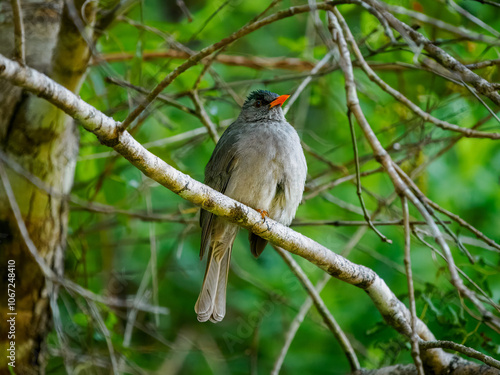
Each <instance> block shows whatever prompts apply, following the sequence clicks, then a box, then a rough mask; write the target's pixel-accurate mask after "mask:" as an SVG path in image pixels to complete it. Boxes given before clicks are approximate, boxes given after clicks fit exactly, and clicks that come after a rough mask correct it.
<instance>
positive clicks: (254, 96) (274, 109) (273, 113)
mask: <svg viewBox="0 0 500 375" xmlns="http://www.w3.org/2000/svg"><path fill="white" fill-rule="evenodd" d="M289 96H290V95H281V96H280V95H278V94H275V93H273V92H271V91H267V90H257V91H253V92H251V93H250V95H248V98H247V100H246V101H245V103H244V104H243V108H242V109H241V114H240V116H242V117H243V118H244V120H245V121H249V122H250V121H252V122H253V121H260V120H274V121H282V120H284V119H285V116H284V115H283V110H282V109H281V106H282V105H283V103H284V102H285V101H286V100H287V99H288V97H289Z"/></svg>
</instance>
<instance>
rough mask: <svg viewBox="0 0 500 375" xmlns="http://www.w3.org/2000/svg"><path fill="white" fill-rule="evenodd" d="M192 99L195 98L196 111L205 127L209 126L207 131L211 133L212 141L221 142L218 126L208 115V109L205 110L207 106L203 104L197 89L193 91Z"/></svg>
mask: <svg viewBox="0 0 500 375" xmlns="http://www.w3.org/2000/svg"><path fill="white" fill-rule="evenodd" d="M191 99H192V100H193V103H194V106H195V107H196V112H197V113H198V117H199V118H200V120H201V123H202V124H203V125H204V126H205V128H207V132H208V134H209V135H210V138H212V141H214V143H217V142H219V134H217V128H216V126H215V124H214V123H213V122H212V120H211V119H210V117H209V116H208V114H207V111H205V107H204V106H203V103H202V102H201V100H200V97H199V96H198V91H197V90H194V91H193V92H192V94H191Z"/></svg>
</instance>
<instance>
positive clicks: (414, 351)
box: [401, 196, 424, 375]
mask: <svg viewBox="0 0 500 375" xmlns="http://www.w3.org/2000/svg"><path fill="white" fill-rule="evenodd" d="M401 206H402V208H403V221H404V231H405V256H404V263H405V270H406V280H407V282H408V300H409V304H410V313H411V336H410V342H411V355H412V357H413V362H414V363H415V367H416V368H417V372H418V375H424V366H423V364H422V359H421V358H420V351H419V347H418V334H417V331H416V322H417V310H416V307H415V290H414V288H413V273H412V269H411V251H410V247H411V243H410V233H411V232H410V213H409V211H408V201H407V199H406V197H405V196H402V197H401Z"/></svg>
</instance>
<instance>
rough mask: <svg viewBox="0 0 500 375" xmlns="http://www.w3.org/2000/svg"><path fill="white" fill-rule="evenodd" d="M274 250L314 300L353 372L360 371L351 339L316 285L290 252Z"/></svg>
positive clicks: (277, 247)
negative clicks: (327, 305)
mask: <svg viewBox="0 0 500 375" xmlns="http://www.w3.org/2000/svg"><path fill="white" fill-rule="evenodd" d="M274 249H275V250H276V251H277V252H278V254H279V255H280V256H281V257H282V258H283V260H284V261H285V263H286V264H287V265H288V267H290V270H291V271H292V272H293V273H294V275H295V276H296V277H297V278H298V279H299V281H300V282H301V284H302V285H303V286H304V288H305V289H306V291H307V293H308V294H309V296H310V297H311V298H312V300H313V303H314V305H315V306H316V308H317V309H318V312H319V313H320V315H321V316H322V317H323V319H324V321H325V324H326V325H327V327H328V329H330V331H332V333H333V335H334V336H335V338H336V339H337V341H338V342H339V344H340V346H341V347H342V350H343V351H344V353H345V355H346V357H347V360H348V361H349V365H350V366H351V371H356V370H359V369H360V366H359V361H358V358H357V357H356V354H355V353H354V349H353V348H352V346H351V343H350V342H349V339H348V338H347V336H346V335H345V333H344V332H343V331H342V328H340V326H339V325H338V323H337V321H336V320H335V318H334V317H333V315H332V314H331V313H330V311H329V310H328V308H327V307H326V306H325V303H324V302H323V300H322V299H321V297H320V296H319V294H318V292H317V291H316V289H315V288H314V285H313V284H312V283H311V281H310V280H309V278H308V277H307V276H306V274H305V273H304V271H303V270H302V268H300V266H299V265H298V264H297V262H295V260H294V259H293V258H292V256H291V255H290V254H289V253H288V252H286V251H284V250H283V249H281V248H280V247H279V246H274Z"/></svg>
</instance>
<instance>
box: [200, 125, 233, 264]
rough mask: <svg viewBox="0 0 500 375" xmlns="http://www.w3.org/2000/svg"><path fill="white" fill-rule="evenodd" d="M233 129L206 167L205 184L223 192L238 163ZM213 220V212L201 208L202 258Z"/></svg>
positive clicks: (218, 146) (229, 130)
mask: <svg viewBox="0 0 500 375" xmlns="http://www.w3.org/2000/svg"><path fill="white" fill-rule="evenodd" d="M232 130H233V129H232V127H230V128H228V129H227V130H226V131H225V132H224V134H223V135H222V137H221V138H220V140H219V142H218V143H217V145H216V146H215V150H214V152H213V154H212V157H211V158H210V160H209V162H208V164H207V166H206V168H205V184H207V185H208V186H210V187H211V188H213V189H215V190H217V191H219V192H221V193H223V194H224V192H225V191H226V188H227V185H228V184H229V180H230V179H231V173H232V171H233V169H234V167H235V165H236V164H237V163H238V158H237V155H236V141H237V138H236V134H235V132H234V131H232ZM213 220H214V215H213V214H211V213H210V212H208V211H205V210H201V215H200V226H201V246H200V259H201V258H203V254H204V253H205V251H206V250H207V248H208V246H209V244H210V238H211V234H212V224H213Z"/></svg>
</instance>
